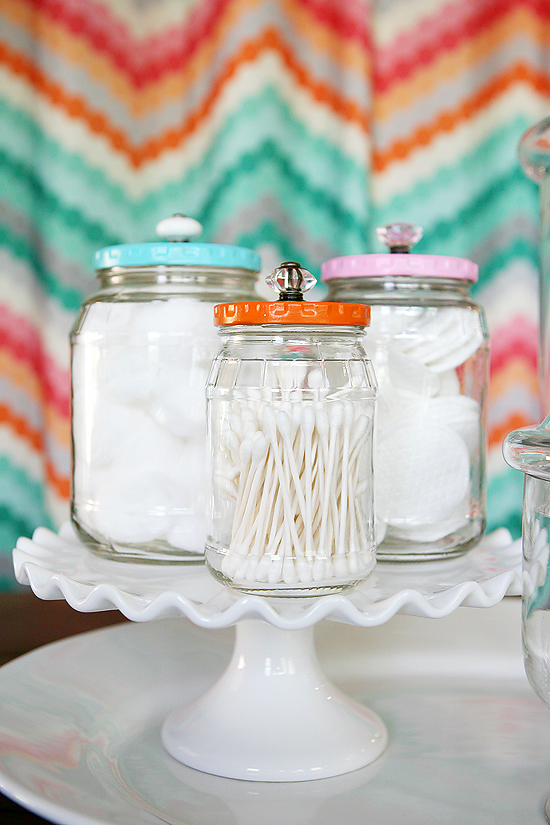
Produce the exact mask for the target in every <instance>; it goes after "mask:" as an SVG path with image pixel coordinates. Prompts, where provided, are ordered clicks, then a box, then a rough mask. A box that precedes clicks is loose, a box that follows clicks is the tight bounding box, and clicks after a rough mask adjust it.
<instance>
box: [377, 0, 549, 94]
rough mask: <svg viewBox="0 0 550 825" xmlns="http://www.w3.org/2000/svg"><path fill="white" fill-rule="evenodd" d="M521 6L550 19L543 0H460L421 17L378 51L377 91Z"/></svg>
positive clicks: (397, 80) (384, 88)
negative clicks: (430, 14)
mask: <svg viewBox="0 0 550 825" xmlns="http://www.w3.org/2000/svg"><path fill="white" fill-rule="evenodd" d="M518 8H526V9H530V10H531V11H532V12H533V13H534V14H535V15H537V16H538V17H540V18H541V19H544V20H546V21H550V4H549V3H547V2H543V0H477V2H475V3H468V2H464V0H457V2H452V3H447V4H446V5H445V6H443V7H442V8H441V9H440V10H439V11H438V12H437V14H434V15H433V16H432V17H426V18H424V19H423V20H421V22H420V23H419V24H418V26H417V27H416V29H411V30H408V31H407V32H406V34H403V35H401V36H400V37H398V38H396V40H394V41H392V42H391V43H390V44H389V45H388V46H387V47H386V48H383V49H378V50H376V52H375V59H374V86H375V89H376V91H377V92H385V91H386V90H387V89H388V88H389V87H390V86H391V85H392V84H393V83H396V82H399V81H400V80H404V79H405V78H407V77H408V76H409V75H411V74H412V73H413V72H414V71H415V70H416V69H418V68H419V67H421V66H426V65H428V64H429V63H432V62H433V61H434V60H435V58H436V57H438V56H439V55H440V54H442V53H444V52H447V51H450V50H452V49H455V48H456V47H457V46H459V45H460V44H461V43H463V42H465V41H467V40H469V39H471V38H473V37H475V36H477V35H479V34H480V33H481V32H482V31H483V30H484V29H487V28H489V27H490V26H492V25H494V23H495V22H497V21H498V20H500V19H502V18H504V17H505V16H506V15H508V14H510V12H512V11H514V10H515V9H518Z"/></svg>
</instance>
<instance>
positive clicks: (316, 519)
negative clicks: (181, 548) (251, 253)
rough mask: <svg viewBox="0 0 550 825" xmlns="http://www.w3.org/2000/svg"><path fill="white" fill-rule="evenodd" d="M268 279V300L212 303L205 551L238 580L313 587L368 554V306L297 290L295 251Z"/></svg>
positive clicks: (367, 564) (263, 587)
mask: <svg viewBox="0 0 550 825" xmlns="http://www.w3.org/2000/svg"><path fill="white" fill-rule="evenodd" d="M267 280H268V283H269V284H270V286H272V287H273V288H274V289H275V290H276V291H278V292H279V300H278V301H274V302H265V301H264V302H256V301H255V302H244V303H229V304H220V305H218V306H216V307H215V310H214V312H215V324H216V325H217V326H218V328H219V333H220V336H221V339H222V341H221V348H220V351H219V353H218V355H217V357H216V358H215V359H214V362H213V365H212V369H211V372H210V376H209V380H208V383H207V422H208V440H209V446H210V461H211V468H210V473H209V478H210V481H211V492H210V498H209V508H208V516H207V542H206V562H207V565H208V567H209V569H210V571H211V572H212V573H213V575H214V576H215V577H216V578H217V579H219V580H221V581H222V582H223V583H225V584H227V585H230V586H232V587H234V588H236V589H238V590H241V591H246V592H252V593H259V594H264V595H277V596H279V595H281V596H282V595H288V596H296V595H298V596H300V595H301V596H307V595H322V594H325V593H330V592H334V591H338V590H343V589H346V588H348V587H351V586H353V585H355V584H357V583H358V582H360V581H361V580H363V579H365V578H366V577H367V576H368V575H369V573H370V572H371V571H372V569H373V567H374V565H375V541H374V515H373V512H374V502H373V468H372V452H373V418H374V408H375V399H376V379H375V377H374V372H373V369H372V365H371V363H370V361H369V359H368V357H367V355H366V353H365V350H364V348H363V345H362V339H363V336H364V333H365V328H366V327H367V326H368V324H369V318H370V310H369V307H368V306H365V305H363V304H349V303H342V304H339V303H314V302H307V301H304V300H303V292H304V291H305V290H307V289H309V288H310V287H312V286H313V284H314V283H315V278H314V277H313V276H312V275H311V274H310V273H309V272H307V270H304V269H302V268H301V266H300V265H299V264H297V263H294V262H286V263H283V264H281V266H280V267H279V268H278V269H276V270H274V272H272V273H271V275H270V276H269V277H268V279H267Z"/></svg>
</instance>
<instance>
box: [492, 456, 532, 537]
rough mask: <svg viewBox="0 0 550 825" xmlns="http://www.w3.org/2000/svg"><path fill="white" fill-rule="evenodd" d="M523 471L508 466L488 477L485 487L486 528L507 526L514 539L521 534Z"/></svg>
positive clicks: (494, 528)
mask: <svg viewBox="0 0 550 825" xmlns="http://www.w3.org/2000/svg"><path fill="white" fill-rule="evenodd" d="M522 501H523V473H521V472H520V471H519V470H514V469H513V468H512V467H508V468H507V469H506V470H505V471H504V473H502V474H501V475H497V476H494V477H493V478H490V479H489V483H488V487H487V529H488V531H491V530H496V529H497V527H507V528H508V530H510V532H511V534H512V536H513V537H514V538H515V539H516V538H519V536H520V535H521V511H522Z"/></svg>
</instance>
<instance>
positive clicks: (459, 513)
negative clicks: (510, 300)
mask: <svg viewBox="0 0 550 825" xmlns="http://www.w3.org/2000/svg"><path fill="white" fill-rule="evenodd" d="M365 340H366V349H367V351H368V353H369V355H370V357H371V359H372V361H373V364H374V368H375V372H376V376H377V380H378V385H379V389H378V401H377V426H376V438H375V491H376V516H377V540H378V542H379V543H382V542H383V541H384V539H388V538H390V537H391V538H394V539H396V540H399V539H401V540H409V541H411V542H425V543H430V542H436V541H438V540H440V539H443V538H444V537H445V536H448V535H451V534H452V533H454V532H455V531H457V530H459V529H460V528H461V527H463V526H464V525H466V524H467V523H468V520H469V518H470V511H471V503H470V481H471V476H472V473H473V472H474V471H476V468H477V467H478V465H479V461H480V449H481V416H480V405H479V403H478V402H477V401H476V400H475V399H474V398H472V397H470V395H468V387H467V386H464V385H463V383H462V376H461V367H462V365H463V364H464V363H465V362H466V361H467V359H468V358H470V357H472V356H474V355H475V353H476V352H477V351H478V350H479V348H480V347H481V346H482V344H483V331H482V328H481V326H480V324H479V320H478V316H477V314H476V313H475V312H473V311H472V312H471V313H469V312H468V311H465V310H464V308H463V307H460V308H457V307H452V306H450V307H448V308H438V309H437V310H431V309H425V308H420V307H415V308H408V307H404V308H398V307H393V308H392V310H391V312H388V309H387V307H378V306H373V307H372V314H371V327H370V330H369V333H368V335H367V336H366V339H365Z"/></svg>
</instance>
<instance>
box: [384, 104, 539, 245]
mask: <svg viewBox="0 0 550 825" xmlns="http://www.w3.org/2000/svg"><path fill="white" fill-rule="evenodd" d="M524 127H525V122H524V120H523V118H515V119H514V120H513V121H511V122H510V123H509V124H507V125H506V126H504V127H502V128H501V129H500V130H498V131H497V132H495V133H494V134H493V135H491V137H490V138H489V139H488V140H486V141H483V142H482V143H480V144H479V145H478V146H477V147H476V149H475V150H474V151H472V152H470V153H469V154H468V155H466V156H465V157H463V158H461V159H460V160H459V161H458V162H457V163H454V164H449V165H448V166H446V167H443V168H440V169H438V171H437V172H436V173H435V175H433V176H432V177H431V178H429V179H427V180H422V181H420V182H418V183H417V184H416V185H415V186H413V187H412V188H411V189H410V190H408V191H407V192H404V193H400V194H399V195H397V196H395V197H394V198H391V199H390V200H389V201H388V202H387V203H385V204H379V205H377V207H376V208H375V210H374V215H375V217H376V220H377V224H383V223H388V222H389V221H391V220H397V219H401V220H405V219H406V220H409V221H411V222H415V223H419V224H420V225H421V226H423V227H424V228H425V238H424V239H423V241H422V251H424V252H429V253H432V254H447V255H453V254H456V252H455V250H453V249H452V248H451V249H450V248H449V241H452V237H453V236H454V235H455V232H454V231H453V230H457V231H458V230H459V229H461V228H462V226H463V223H464V219H465V218H467V217H468V216H472V213H474V212H475V211H476V210H477V209H479V208H484V207H487V201H492V199H493V198H494V196H495V195H498V194H499V190H500V189H501V188H502V187H503V185H506V187H510V186H512V187H514V188H516V187H519V189H517V190H516V191H515V198H514V211H515V212H517V209H518V203H519V204H521V205H522V208H523V209H526V210H532V209H536V208H538V194H537V192H536V187H533V184H532V183H530V181H528V180H527V178H526V177H525V175H524V174H523V172H522V171H521V168H520V166H519V161H518V160H517V157H516V151H517V144H518V140H519V137H520V136H521V134H522V131H523V129H524ZM491 205H492V207H493V214H492V220H493V225H494V224H495V223H496V222H497V221H498V222H500V221H502V220H503V219H504V217H505V216H504V215H503V214H502V212H503V209H502V206H501V205H499V204H498V203H491ZM396 216H403V217H401V218H398V217H396ZM471 219H472V223H473V225H472V227H470V229H469V234H471V232H472V230H473V231H474V233H475V238H474V240H475V241H476V242H477V239H478V238H480V237H483V236H484V229H485V227H478V225H477V220H476V221H474V218H473V217H471ZM471 243H472V242H471V241H470V244H469V245H471Z"/></svg>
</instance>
